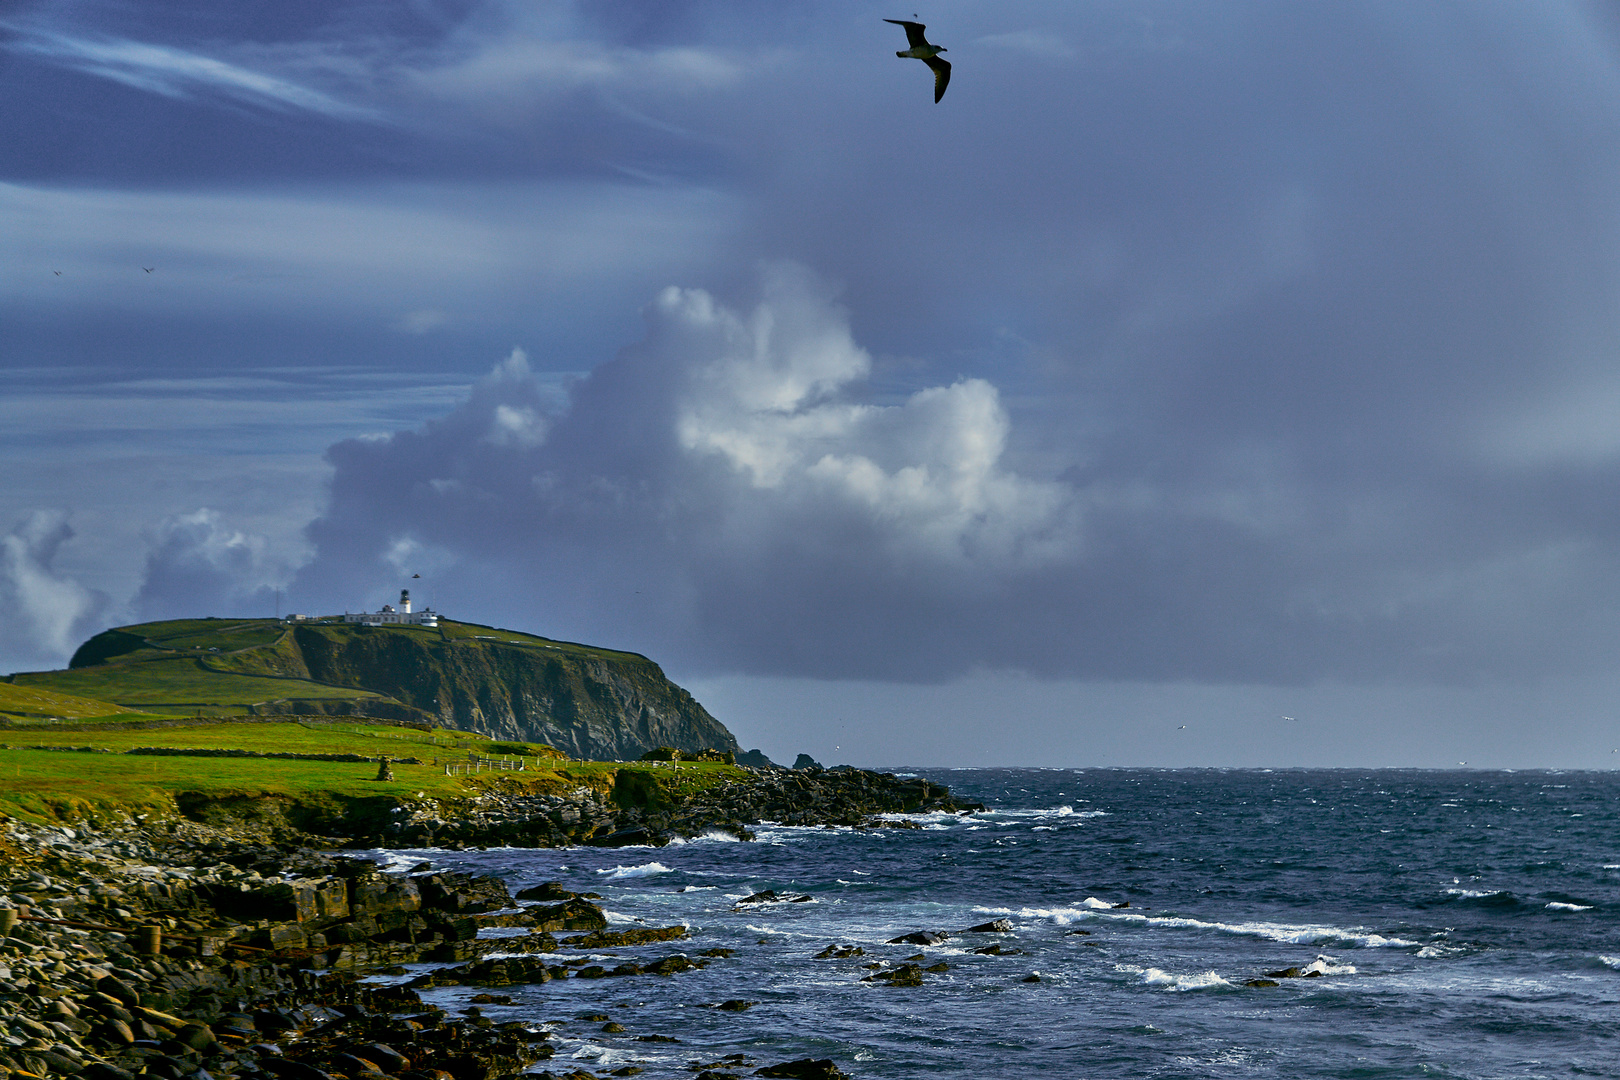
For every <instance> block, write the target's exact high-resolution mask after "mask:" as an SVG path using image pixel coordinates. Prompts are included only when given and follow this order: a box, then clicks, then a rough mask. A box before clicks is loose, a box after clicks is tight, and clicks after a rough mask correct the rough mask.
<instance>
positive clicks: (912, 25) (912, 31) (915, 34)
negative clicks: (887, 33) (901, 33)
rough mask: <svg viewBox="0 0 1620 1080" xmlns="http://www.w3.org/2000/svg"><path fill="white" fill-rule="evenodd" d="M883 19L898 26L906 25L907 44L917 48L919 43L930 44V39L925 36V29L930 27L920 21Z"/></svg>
mask: <svg viewBox="0 0 1620 1080" xmlns="http://www.w3.org/2000/svg"><path fill="white" fill-rule="evenodd" d="M883 21H884V22H892V23H894V25H896V26H903V27H905V28H906V44H907V45H910V46H911V47H912V48H913V49H915V48H916V47H917V46H919V45H927V44H928V39H927V38H925V37H923V31H924V30H927V29H928V27H926V26H924V25H923V24H922V23H920V22H911V21H910V20H908V19H884V20H883Z"/></svg>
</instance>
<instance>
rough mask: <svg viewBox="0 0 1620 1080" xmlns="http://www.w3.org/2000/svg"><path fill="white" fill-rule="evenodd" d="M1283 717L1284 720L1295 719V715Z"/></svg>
mask: <svg viewBox="0 0 1620 1080" xmlns="http://www.w3.org/2000/svg"><path fill="white" fill-rule="evenodd" d="M1283 719H1284V720H1292V719H1293V717H1292V716H1285V717H1283Z"/></svg>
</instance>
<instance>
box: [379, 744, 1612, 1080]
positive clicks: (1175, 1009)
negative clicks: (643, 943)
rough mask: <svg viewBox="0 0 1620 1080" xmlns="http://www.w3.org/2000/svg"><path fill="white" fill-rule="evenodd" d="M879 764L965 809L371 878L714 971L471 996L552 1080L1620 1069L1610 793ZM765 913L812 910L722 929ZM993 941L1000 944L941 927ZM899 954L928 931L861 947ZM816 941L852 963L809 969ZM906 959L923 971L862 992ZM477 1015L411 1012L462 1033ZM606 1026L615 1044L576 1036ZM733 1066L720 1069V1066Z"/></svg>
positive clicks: (1517, 785) (603, 1037)
mask: <svg viewBox="0 0 1620 1080" xmlns="http://www.w3.org/2000/svg"><path fill="white" fill-rule="evenodd" d="M893 771H896V772H900V773H908V772H909V773H914V774H918V775H923V776H926V777H928V778H929V779H931V780H937V781H939V782H941V783H943V784H947V785H949V786H950V788H951V790H952V792H953V794H955V795H956V796H958V797H959V798H964V799H973V800H978V801H980V802H983V803H984V804H985V805H986V806H987V807H988V809H987V810H986V811H985V812H983V813H973V814H968V815H962V816H952V815H945V814H934V815H924V816H918V817H915V818H912V819H910V821H911V823H912V824H915V825H920V826H921V828H903V827H893V828H883V829H877V830H870V831H858V830H852V829H847V828H830V829H819V828H784V827H776V826H769V825H767V826H762V827H760V828H758V829H757V830H756V831H757V834H758V836H757V839H756V840H755V841H753V842H737V841H735V840H734V839H732V838H729V837H720V836H714V837H708V838H703V839H698V840H693V841H690V842H687V843H684V844H674V845H670V846H668V847H663V848H618V849H595V848H571V849H562V850H521V849H490V850H487V851H463V852H445V851H426V852H415V851H413V852H385V853H380V854H381V855H382V856H383V857H385V858H386V859H387V860H388V861H389V862H390V864H391V865H393V866H409V865H413V864H415V863H416V862H418V861H420V860H422V859H429V860H431V861H432V862H433V863H434V864H435V866H438V867H448V868H453V869H462V870H469V871H474V872H479V873H495V874H499V875H502V876H503V877H505V878H506V879H507V881H508V882H509V884H510V886H511V887H512V889H513V890H514V891H516V890H517V889H519V888H522V887H525V886H528V885H533V884H536V883H539V882H542V881H559V882H562V883H563V885H564V886H565V887H566V888H569V889H572V890H575V891H580V892H585V891H590V892H597V893H600V894H601V896H602V900H601V901H599V902H600V903H601V904H602V905H603V907H604V908H605V909H606V910H607V911H608V912H609V913H610V914H609V917H610V921H611V923H612V924H613V925H612V927H610V928H618V927H620V926H635V925H647V926H667V925H672V924H675V923H682V924H685V925H687V926H688V927H689V928H690V931H691V935H692V936H691V939H690V940H689V941H681V942H669V943H665V944H662V945H653V946H647V947H642V948H638V949H613V950H609V951H607V952H605V953H602V954H599V959H598V960H595V961H593V962H599V963H605V964H606V966H609V967H611V966H612V964H613V963H614V962H617V960H608V959H607V957H609V956H611V957H617V958H629V959H634V958H637V957H655V956H663V955H667V954H668V953H670V952H674V951H685V952H687V953H689V954H692V955H696V954H697V953H698V952H699V951H701V950H704V949H710V948H715V947H723V948H730V949H734V950H735V953H734V955H733V956H731V957H729V958H724V959H715V960H713V961H711V963H710V966H709V967H708V968H707V969H705V970H702V971H692V972H687V973H684V974H677V975H673V976H668V977H660V976H653V975H638V976H629V977H620V978H604V979H594V980H592V979H567V980H558V981H553V982H550V983H546V984H544V985H539V986H523V987H513V988H511V989H503V990H500V991H497V993H500V994H507V995H510V997H511V999H512V1001H511V1004H509V1005H484V1006H482V1008H483V1010H484V1013H485V1015H487V1016H489V1017H491V1018H492V1019H494V1020H495V1021H497V1022H501V1021H506V1020H524V1021H529V1022H532V1023H544V1024H546V1025H547V1026H548V1027H549V1028H550V1030H551V1031H552V1033H553V1037H554V1039H555V1040H556V1045H557V1046H558V1052H557V1056H556V1057H555V1058H554V1059H553V1060H552V1061H551V1062H550V1063H548V1064H547V1065H544V1066H537V1069H538V1068H540V1067H549V1068H550V1069H552V1070H553V1071H555V1072H557V1073H559V1074H566V1073H568V1072H570V1071H571V1070H574V1069H585V1070H589V1071H591V1072H594V1073H596V1074H598V1075H608V1074H610V1073H612V1072H614V1071H615V1070H623V1069H630V1068H638V1069H641V1070H643V1072H642V1075H644V1076H647V1077H662V1076H670V1077H673V1076H686V1077H691V1076H692V1075H693V1072H694V1069H695V1068H696V1067H697V1066H700V1065H704V1066H710V1067H713V1068H715V1069H716V1070H717V1071H729V1072H733V1073H739V1074H742V1075H747V1074H750V1073H752V1071H753V1069H755V1068H758V1067H760V1066H761V1065H767V1064H773V1063H776V1062H779V1061H786V1060H790V1059H796V1058H805V1057H810V1058H831V1059H833V1060H834V1061H835V1062H836V1063H837V1064H838V1065H839V1066H840V1067H841V1068H843V1069H844V1070H845V1071H846V1072H848V1073H850V1074H851V1075H852V1076H855V1077H895V1078H909V1077H930V1078H946V1077H949V1078H954V1077H963V1078H968V1077H972V1078H985V1077H1026V1076H1027V1077H1035V1076H1040V1077H1053V1076H1060V1077H1136V1078H1140V1077H1165V1078H1170V1077H1188V1078H1193V1077H1197V1078H1206V1077H1290V1078H1298V1077H1336V1078H1338V1077H1343V1078H1349V1077H1356V1078H1382V1077H1446V1078H1449V1077H1459V1078H1460V1077H1468V1078H1485V1077H1493V1078H1494V1077H1503V1078H1507V1077H1512V1078H1519V1080H1522V1078H1528V1077H1543V1076H1545V1077H1553V1076H1558V1077H1567V1076H1620V1042H1617V1035H1620V829H1617V828H1616V825H1617V820H1620V811H1617V808H1620V775H1617V774H1615V773H1608V772H1543V771H1526V772H1467V771H1458V772H1433V771H1414V770H1275V771H1273V770H1149V769H1135V770H1133V769H1076V770H1070V769H972V770H931V769H916V770H906V769H896V770H893ZM762 890H774V891H776V892H777V893H778V894H779V895H786V894H792V895H795V896H797V895H804V896H808V897H810V899H809V900H808V901H805V902H798V903H791V902H784V903H776V904H761V905H746V906H742V907H739V906H738V903H737V902H738V901H739V900H742V899H743V898H745V897H748V896H749V895H751V894H754V893H757V892H760V891H762ZM1127 904H1128V905H1129V906H1128V907H1127V906H1122V905H1127ZM998 918H1003V919H1006V920H1008V921H1009V922H1010V923H1011V924H1012V926H1013V931H1012V932H1011V933H1003V934H988V933H961V931H963V930H965V929H966V928H968V927H971V926H974V925H978V924H983V923H985V922H987V921H990V920H994V919H998ZM916 931H946V932H949V933H951V934H952V935H953V936H951V937H950V938H948V939H947V940H945V941H944V942H942V943H940V944H937V945H931V946H922V947H919V946H916V945H905V944H902V945H889V944H885V942H887V941H888V940H889V939H891V938H894V937H898V936H900V935H903V934H908V933H912V932H916ZM489 932H490V931H486V933H489ZM996 945H999V946H1000V949H1001V952H1000V954H999V955H998V954H994V953H981V952H976V951H975V950H979V949H986V948H989V947H991V946H996ZM828 946H851V947H859V948H860V949H862V950H864V952H863V953H862V954H859V955H850V956H845V957H842V958H839V957H837V956H831V957H827V958H823V959H817V958H816V956H817V954H818V953H821V952H823V951H824V950H826V949H827V948H828ZM918 953H921V954H923V959H922V960H921V961H914V962H917V963H919V964H921V965H923V966H933V965H937V964H939V963H944V964H946V965H947V968H946V970H945V971H944V972H942V973H931V972H930V973H925V974H924V982H923V984H922V985H921V986H916V987H891V986H888V985H885V984H883V983H881V982H862V981H861V980H862V978H863V977H865V976H869V975H872V974H873V973H874V972H875V971H882V970H885V969H883V968H868V967H866V966H865V965H869V964H877V963H882V962H887V963H888V970H892V969H893V968H894V967H896V966H898V965H899V964H901V963H903V962H904V961H906V960H907V959H908V958H910V957H914V956H916V955H917V954H918ZM1291 968H1292V969H1297V974H1295V975H1294V976H1293V977H1284V976H1277V975H1272V976H1271V977H1270V978H1269V979H1267V975H1268V973H1276V972H1286V971H1287V970H1288V969H1291ZM413 970H415V969H413ZM1031 976H1034V977H1035V979H1034V980H1033V981H1031ZM1251 980H1266V981H1270V982H1273V983H1275V984H1276V985H1272V986H1251V985H1246V984H1247V983H1249V982H1250V981H1251ZM476 992H477V991H475V990H472V989H467V988H455V989H451V988H442V989H438V990H432V991H428V992H426V993H425V994H424V997H427V998H428V999H430V1000H432V1001H435V1002H436V1003H438V1004H441V1005H443V1006H444V1007H446V1008H448V1009H452V1010H455V1011H459V1010H461V1009H464V1008H466V1007H467V1001H468V998H470V997H471V996H472V994H474V993H476ZM727 999H743V1000H745V1001H749V1002H752V1003H753V1005H752V1007H750V1008H748V1009H747V1010H746V1011H724V1010H720V1009H718V1008H715V1007H714V1006H716V1005H717V1004H719V1003H720V1002H722V1001H724V1000H727ZM604 1016H605V1017H607V1018H609V1019H610V1020H611V1022H613V1023H617V1024H619V1025H622V1026H623V1027H624V1029H625V1030H624V1032H622V1033H607V1032H603V1031H602V1030H601V1029H602V1027H603V1023H602V1021H601V1020H599V1019H586V1018H589V1017H604ZM648 1035H654V1036H664V1037H670V1038H674V1039H678V1040H680V1041H679V1042H650V1041H640V1039H639V1037H641V1036H648ZM728 1055H744V1056H745V1057H746V1063H741V1062H740V1061H739V1059H733V1061H732V1063H730V1064H724V1063H722V1064H718V1065H716V1063H717V1062H721V1060H722V1059H723V1058H725V1057H727V1056H728Z"/></svg>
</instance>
